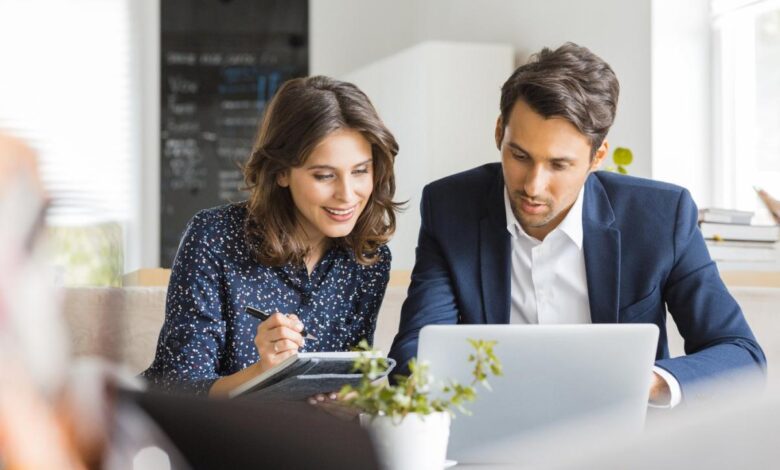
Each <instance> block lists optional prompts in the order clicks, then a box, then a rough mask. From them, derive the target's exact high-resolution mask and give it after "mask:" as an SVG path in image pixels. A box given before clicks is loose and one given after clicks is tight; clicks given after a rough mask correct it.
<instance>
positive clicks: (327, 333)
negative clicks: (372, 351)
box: [143, 204, 390, 394]
mask: <svg viewBox="0 0 780 470" xmlns="http://www.w3.org/2000/svg"><path fill="white" fill-rule="evenodd" d="M246 216H247V210H246V207H245V205H244V204H231V205H226V206H221V207H217V208H213V209H207V210H203V211H201V212H199V213H198V214H196V215H195V217H193V219H192V220H191V221H190V223H189V224H188V226H187V229H186V231H185V234H184V237H183V238H182V240H181V243H180V245H179V251H178V253H177V254H176V259H175V260H174V263H173V269H172V272H171V280H170V284H169V285H168V296H167V299H166V307H165V322H164V324H163V326H162V330H161V331H160V338H159V340H158V343H157V351H156V353H155V358H154V361H153V362H152V365H151V366H150V367H149V369H147V370H146V371H145V372H144V373H143V376H144V377H145V378H146V379H148V380H149V381H150V383H151V384H152V386H154V387H156V388H162V389H166V390H176V391H184V392H189V393H196V394H205V393H208V390H209V388H210V387H211V385H212V384H213V383H214V381H216V380H217V379H218V378H219V377H220V376H225V375H230V374H233V373H235V372H238V371H239V370H241V369H244V368H246V367H248V366H250V365H251V364H253V363H255V362H256V361H257V360H258V359H259V356H258V353H257V349H256V347H255V344H254V337H255V334H256V332H257V326H258V324H259V320H257V319H255V318H253V317H251V316H249V315H247V314H246V313H244V308H245V307H246V306H247V305H251V306H254V307H257V308H260V309H262V310H265V311H268V312H277V311H278V312H282V313H294V314H296V315H298V317H299V318H300V319H301V321H302V322H303V324H304V325H305V326H306V329H307V331H309V332H310V333H312V334H314V335H315V336H316V337H317V339H318V340H317V341H306V343H305V345H304V347H303V348H302V349H301V351H345V350H349V349H351V348H352V347H353V346H355V345H357V343H358V342H359V341H360V340H361V339H363V338H366V339H368V341H369V342H373V336H374V329H375V327H376V318H377V313H378V312H379V307H380V306H381V304H382V298H383V297H384V293H385V288H386V287H387V281H388V278H389V273H390V250H389V249H388V248H387V247H386V246H382V247H381V248H380V250H379V261H378V262H377V263H375V264H374V265H371V266H362V265H360V264H358V263H357V262H356V261H355V257H354V255H353V254H352V253H351V252H350V251H348V250H346V249H344V248H338V247H336V248H332V249H330V250H329V251H328V252H327V253H326V254H325V255H324V257H323V258H322V259H321V260H320V262H319V263H318V264H317V265H316V266H315V268H314V270H313V271H312V272H311V274H309V273H308V272H307V271H306V267H305V266H293V265H285V266H282V267H269V266H264V265H262V264H260V263H258V262H257V261H256V260H255V259H254V258H253V257H252V255H251V254H250V252H249V248H248V246H247V245H246V242H245V240H244V235H243V233H244V229H243V226H244V220H245V218H246Z"/></svg>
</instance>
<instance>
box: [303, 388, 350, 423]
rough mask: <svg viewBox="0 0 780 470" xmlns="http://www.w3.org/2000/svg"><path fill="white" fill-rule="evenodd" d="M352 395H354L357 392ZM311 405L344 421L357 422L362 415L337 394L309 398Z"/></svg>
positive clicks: (322, 394) (323, 394) (321, 394)
mask: <svg viewBox="0 0 780 470" xmlns="http://www.w3.org/2000/svg"><path fill="white" fill-rule="evenodd" d="M352 393H353V394H354V393H357V392H352ZM349 396H352V395H349ZM309 404H310V405H314V406H315V407H317V408H319V409H320V410H322V411H324V412H326V413H328V414H330V415H332V416H335V417H337V418H340V419H343V420H344V421H352V420H355V419H357V417H358V415H359V414H360V410H359V409H357V408H355V407H353V406H351V405H349V404H348V403H347V402H346V401H344V400H341V399H340V398H339V396H338V393H337V392H331V393H328V394H325V393H320V394H317V395H314V396H313V397H309Z"/></svg>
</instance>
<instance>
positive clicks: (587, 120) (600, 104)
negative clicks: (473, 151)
mask: <svg viewBox="0 0 780 470" xmlns="http://www.w3.org/2000/svg"><path fill="white" fill-rule="evenodd" d="M619 94H620V84H619V83H618V79H617V77H616V76H615V72H614V71H613V70H612V67H610V66H609V64H607V63H606V62H604V61H603V60H602V59H601V58H600V57H599V56H597V55H596V54H594V53H592V52H591V51H590V50H588V49H587V48H585V47H581V46H578V45H576V44H574V43H571V42H567V43H566V44H564V45H562V46H561V47H559V48H558V49H555V50H554V51H553V50H550V49H548V48H544V49H542V50H541V52H539V53H537V54H534V55H533V56H531V59H530V60H529V61H528V63H527V64H525V65H522V66H520V67H518V68H517V70H515V71H514V73H512V76H511V77H509V79H508V80H507V81H506V82H505V83H504V85H503V86H502V87H501V119H502V121H503V123H504V126H506V125H507V124H508V123H509V116H510V114H511V113H512V108H513V107H514V105H515V103H516V102H517V100H523V101H525V102H526V103H527V104H528V106H530V107H531V109H533V110H534V111H535V112H536V113H538V114H540V115H541V116H543V117H545V118H550V117H553V116H555V117H561V118H564V119H566V120H567V121H569V122H570V123H572V124H574V126H575V127H576V128H577V129H578V130H579V131H580V132H581V133H582V134H584V135H585V136H586V137H587V138H588V139H589V140H590V145H591V158H593V156H594V155H595V154H596V150H598V148H599V147H600V146H601V143H602V142H603V141H604V137H606V135H607V132H608V131H609V128H610V127H611V126H612V122H613V121H614V120H615V111H616V109H617V102H618V95H619Z"/></svg>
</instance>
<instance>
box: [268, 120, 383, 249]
mask: <svg viewBox="0 0 780 470" xmlns="http://www.w3.org/2000/svg"><path fill="white" fill-rule="evenodd" d="M373 173H374V171H373V162H372V157H371V144H369V143H368V141H367V140H366V139H365V138H364V137H363V136H362V135H361V134H360V132H357V131H355V130H352V129H341V130H338V131H335V132H333V133H332V134H330V135H328V136H327V137H325V138H324V139H323V140H322V141H321V142H320V143H319V144H318V145H317V146H316V147H315V148H314V150H313V151H312V153H311V155H309V158H308V159H306V162H305V163H304V164H303V165H302V166H301V167H298V168H292V169H290V170H289V171H288V172H287V173H286V174H283V175H281V176H279V178H278V180H277V182H278V184H279V185H280V186H283V187H289V188H290V193H291V194H292V199H293V202H294V203H295V208H296V213H297V217H298V222H299V223H300V224H301V226H302V227H303V230H304V232H305V233H306V235H307V236H308V238H309V242H310V244H311V245H312V246H314V245H316V244H318V243H320V242H321V241H322V240H323V238H324V237H328V238H338V237H344V236H346V235H349V233H350V232H352V229H353V228H354V227H355V223H356V222H357V220H358V217H360V214H361V213H362V212H363V209H364V208H365V207H366V203H367V202H368V199H369V197H370V196H371V191H372V190H373V189H374V175H373Z"/></svg>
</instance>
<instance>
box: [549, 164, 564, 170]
mask: <svg viewBox="0 0 780 470" xmlns="http://www.w3.org/2000/svg"><path fill="white" fill-rule="evenodd" d="M552 167H553V170H565V169H566V168H567V165H566V164H565V163H553V165H552Z"/></svg>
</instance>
